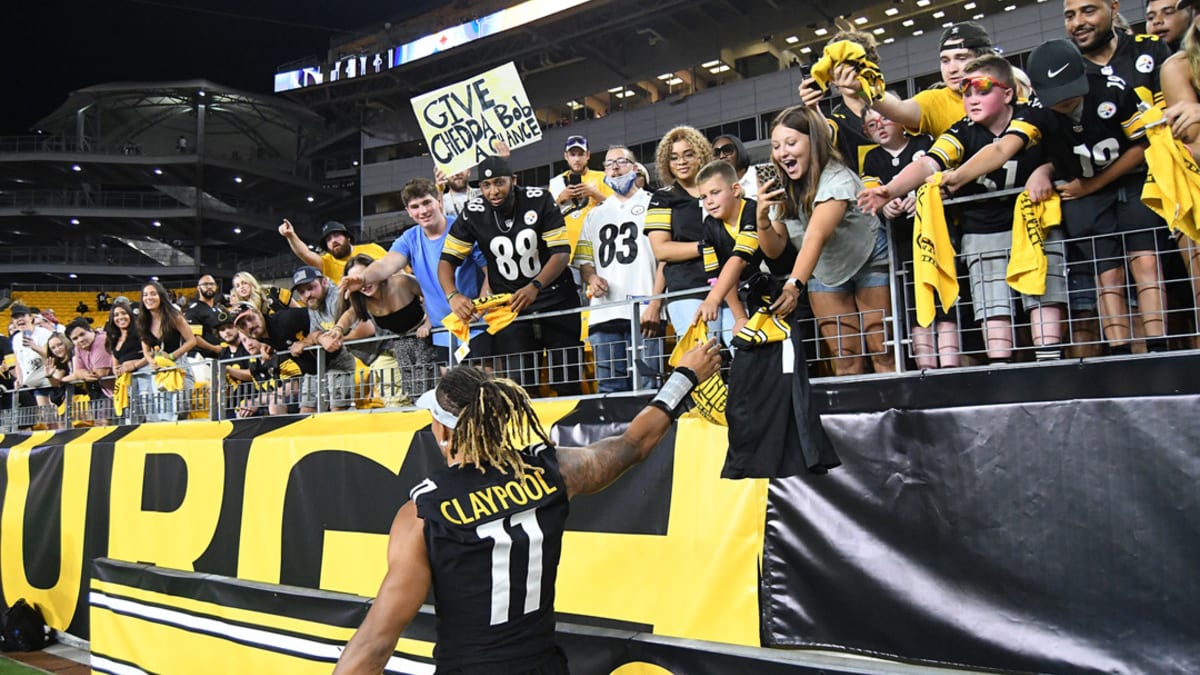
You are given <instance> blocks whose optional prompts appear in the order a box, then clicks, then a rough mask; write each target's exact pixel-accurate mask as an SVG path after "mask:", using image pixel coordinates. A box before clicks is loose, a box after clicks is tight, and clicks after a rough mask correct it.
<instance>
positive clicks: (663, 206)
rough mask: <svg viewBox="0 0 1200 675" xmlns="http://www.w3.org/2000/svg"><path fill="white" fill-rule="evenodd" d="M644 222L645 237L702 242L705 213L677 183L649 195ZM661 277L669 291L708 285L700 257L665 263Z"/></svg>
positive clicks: (695, 200) (698, 202)
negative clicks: (654, 234)
mask: <svg viewBox="0 0 1200 675" xmlns="http://www.w3.org/2000/svg"><path fill="white" fill-rule="evenodd" d="M645 222H646V224H645V225H644V226H643V231H644V232H645V233H646V236H647V237H648V236H650V233H651V232H666V233H668V234H670V235H671V241H681V242H694V243H699V242H701V241H704V211H703V209H701V208H700V199H699V198H697V197H693V196H692V195H690V194H688V191H687V190H684V189H683V188H682V187H680V186H679V184H678V183H675V184H673V185H671V186H670V187H665V188H662V189H660V190H656V191H655V192H654V194H652V195H650V205H649V207H648V208H647V209H646V221H645ZM697 255H699V250H698V249H697ZM663 277H664V278H666V281H667V290H668V291H682V290H686V289H689V288H698V287H704V286H707V285H708V275H707V274H705V272H704V262H703V261H702V260H701V259H700V258H699V257H696V258H694V259H692V260H685V261H683V262H669V263H667V264H666V265H665V266H664V267H663Z"/></svg>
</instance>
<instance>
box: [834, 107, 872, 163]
mask: <svg viewBox="0 0 1200 675" xmlns="http://www.w3.org/2000/svg"><path fill="white" fill-rule="evenodd" d="M829 118H830V122H832V124H831V125H830V129H831V130H832V131H833V145H834V147H836V148H837V149H838V152H839V153H841V155H842V162H843V163H844V164H845V165H846V166H848V167H850V168H851V169H853V170H854V172H855V173H862V166H863V160H864V159H865V158H866V156H867V153H868V152H870V150H871V149H872V148H874V147H876V145H875V141H873V140H871V137H870V136H868V135H867V132H866V131H864V130H863V119H862V118H861V117H859V116H858V115H855V114H854V111H853V110H851V109H849V108H847V107H846V106H845V105H844V104H842V103H839V104H837V105H836V106H834V107H833V110H832V111H830V113H829Z"/></svg>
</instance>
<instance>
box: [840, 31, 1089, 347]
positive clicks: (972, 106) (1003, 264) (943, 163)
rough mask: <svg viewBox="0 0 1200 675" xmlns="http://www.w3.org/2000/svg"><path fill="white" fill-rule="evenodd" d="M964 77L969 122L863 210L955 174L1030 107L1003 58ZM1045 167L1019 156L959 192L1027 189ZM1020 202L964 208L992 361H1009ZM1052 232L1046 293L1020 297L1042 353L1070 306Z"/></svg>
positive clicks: (975, 291) (1033, 156) (974, 65)
mask: <svg viewBox="0 0 1200 675" xmlns="http://www.w3.org/2000/svg"><path fill="white" fill-rule="evenodd" d="M963 72H964V75H963V79H962V91H963V105H964V107H965V108H966V112H967V116H966V117H965V118H963V119H962V120H960V121H959V122H958V123H957V124H955V125H953V126H952V127H950V130H949V131H947V132H946V133H944V134H942V135H941V136H939V137H938V139H937V141H935V142H934V144H933V147H932V148H931V149H930V151H929V153H928V154H926V155H925V156H924V157H923V158H921V160H920V161H918V162H915V163H913V164H911V165H909V167H908V168H906V169H905V170H904V171H902V172H900V175H898V176H896V178H894V179H892V181H891V182H889V183H888V184H887V185H884V186H881V187H877V188H871V189H868V190H865V191H864V192H863V194H862V195H860V196H859V204H860V205H861V206H863V207H864V208H867V209H869V210H871V211H875V210H877V209H880V208H881V207H883V205H884V204H886V203H887V202H889V201H890V200H891V199H892V198H893V195H904V194H907V193H908V191H909V190H912V189H914V188H916V187H918V186H919V185H920V184H921V183H923V182H924V181H925V179H927V178H928V177H929V176H931V175H933V173H934V172H936V171H945V170H949V169H953V168H954V167H957V166H959V165H960V164H962V163H963V162H965V161H967V160H968V159H969V158H970V157H971V156H973V155H975V154H976V153H979V152H982V151H983V150H984V149H985V148H988V147H991V146H992V145H993V144H994V143H995V142H996V139H997V138H999V137H1000V136H1001V135H1003V134H1004V133H1005V131H1006V130H1007V129H1008V128H1009V124H1010V122H1011V121H1012V118H1013V115H1014V109H1017V110H1019V109H1023V108H1024V107H1025V106H1023V105H1016V108H1014V102H1015V100H1016V95H1017V92H1016V88H1015V84H1014V78H1013V71H1012V66H1011V65H1009V63H1008V61H1005V60H1004V59H1003V58H1002V57H1000V56H997V55H988V56H982V57H979V58H977V59H975V60H974V61H972V62H971V63H969V64H967V66H966V68H964V71H963ZM1042 163H1043V159H1042V153H1041V151H1040V149H1039V148H1032V149H1029V150H1026V151H1024V152H1021V153H1015V154H1014V155H1013V156H1011V157H1009V158H1008V159H1007V160H1006V161H1005V162H1003V163H1002V164H1001V165H999V166H997V167H995V168H994V170H993V171H991V172H990V173H987V174H986V175H982V176H980V177H979V180H977V181H974V182H972V183H971V184H969V185H963V186H962V189H961V190H960V192H959V194H960V195H963V196H970V195H982V194H984V193H987V192H994V191H997V190H1005V189H1011V188H1013V187H1015V186H1017V185H1023V184H1025V183H1026V182H1027V181H1028V180H1029V178H1030V176H1031V175H1033V173H1034V171H1035V170H1036V169H1038V167H1039V166H1041V165H1042ZM1015 203H1016V198H1015V197H1012V196H1009V197H1000V198H995V199H980V200H975V201H971V202H967V203H964V204H963V205H962V206H961V207H959V212H960V213H961V217H962V232H963V236H962V251H961V252H962V254H963V256H964V257H965V258H966V260H967V271H968V275H969V276H970V280H971V297H972V304H973V305H974V308H975V320H976V321H978V322H980V323H981V324H982V325H983V326H984V327H985V331H986V338H987V352H988V358H989V359H990V360H991V361H992V362H1005V361H1008V360H1009V359H1010V358H1011V356H1012V346H1013V338H1012V335H1013V333H1012V316H1013V313H1014V307H1013V301H1012V292H1011V290H1010V289H1009V287H1008V282H1007V281H1006V280H1005V276H1006V272H1007V267H1008V257H1009V249H1010V247H1011V245H1012V223H1013V207H1014V205H1015ZM1051 233H1052V234H1051V235H1050V236H1048V237H1047V242H1046V245H1045V250H1046V257H1047V259H1048V260H1047V263H1048V270H1047V274H1046V292H1045V293H1044V294H1042V295H1040V296H1028V295H1023V296H1022V300H1023V304H1024V306H1025V309H1026V310H1028V311H1029V314H1030V324H1031V332H1032V335H1033V343H1034V345H1036V346H1038V347H1054V346H1055V345H1058V344H1059V342H1061V329H1060V327H1059V321H1060V320H1061V318H1062V308H1061V306H1062V305H1063V304H1065V303H1066V300H1067V288H1066V273H1065V269H1066V266H1065V261H1064V256H1063V249H1062V245H1061V244H1060V243H1058V242H1057V241H1056V240H1057V239H1061V237H1062V235H1061V234H1059V233H1058V232H1057V229H1055V230H1051ZM1055 349H1057V348H1056V347H1055ZM1044 356H1045V357H1047V358H1049V357H1053V356H1054V354H1053V353H1052V352H1050V351H1049V350H1047V351H1046V353H1045V354H1044Z"/></svg>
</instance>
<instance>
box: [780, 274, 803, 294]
mask: <svg viewBox="0 0 1200 675" xmlns="http://www.w3.org/2000/svg"><path fill="white" fill-rule="evenodd" d="M783 285H784V286H792V287H794V288H795V289H796V290H797V291H803V290H804V283H803V282H801V281H800V280H799V279H797V278H796V277H788V278H787V279H784V280H783Z"/></svg>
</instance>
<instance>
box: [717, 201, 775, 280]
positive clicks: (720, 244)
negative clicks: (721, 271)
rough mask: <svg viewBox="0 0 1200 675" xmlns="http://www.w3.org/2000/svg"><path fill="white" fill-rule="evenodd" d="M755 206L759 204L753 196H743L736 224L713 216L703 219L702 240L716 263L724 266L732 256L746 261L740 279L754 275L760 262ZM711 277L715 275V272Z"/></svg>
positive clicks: (760, 253) (760, 254) (756, 207)
mask: <svg viewBox="0 0 1200 675" xmlns="http://www.w3.org/2000/svg"><path fill="white" fill-rule="evenodd" d="M757 209H758V205H757V203H756V202H755V201H754V200H753V199H743V200H742V205H741V210H740V211H739V212H738V213H737V215H736V216H735V217H734V219H735V221H736V223H737V226H736V227H731V226H730V225H729V224H728V223H725V222H723V221H720V220H717V219H716V218H714V217H713V216H708V217H706V218H705V219H704V241H705V242H707V243H709V244H711V245H712V247H713V249H714V250H715V251H716V253H717V262H718V264H719V265H720V266H722V267H723V266H724V265H725V262H726V261H728V260H729V259H730V258H732V257H734V256H737V257H739V258H741V259H742V260H745V261H746V263H747V264H746V268H745V269H744V270H742V279H743V280H745V279H749V278H750V277H751V276H753V274H754V273H755V272H756V271H758V264H759V263H760V262H762V252H761V251H759V249H758V219H757ZM709 271H710V272H711V270H709ZM710 276H714V277H715V276H716V274H711V275H710Z"/></svg>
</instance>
